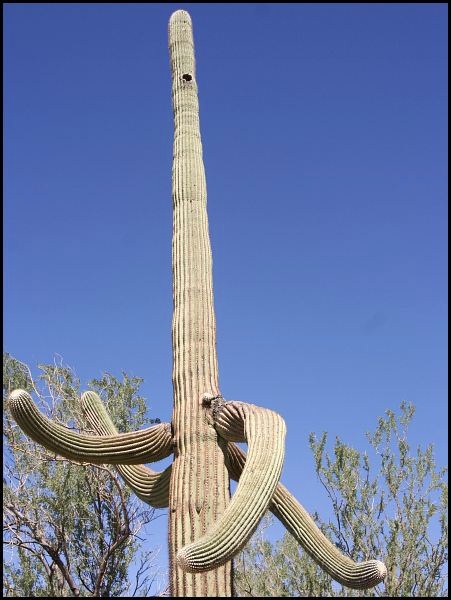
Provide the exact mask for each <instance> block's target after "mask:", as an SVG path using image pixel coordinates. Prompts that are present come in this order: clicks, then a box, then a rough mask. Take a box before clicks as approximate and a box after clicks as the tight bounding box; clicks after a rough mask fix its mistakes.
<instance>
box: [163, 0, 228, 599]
mask: <svg viewBox="0 0 451 600" xmlns="http://www.w3.org/2000/svg"><path fill="white" fill-rule="evenodd" d="M169 49H170V57H171V70H172V103H173V110H174V153H173V170H172V201H173V211H174V217H173V218H174V222H173V242H172V272H173V302H174V316H173V323H172V348H173V376H172V380H173V386H174V410H173V418H172V424H173V442H174V462H173V467H172V476H171V483H170V488H169V509H170V511H169V540H170V543H169V548H170V578H171V586H172V595H173V596H176V597H180V596H182V597H183V596H192V597H197V596H230V595H231V580H232V575H231V572H232V570H231V562H230V561H229V562H227V563H226V564H225V565H223V566H220V567H218V568H216V569H214V570H212V571H208V572H207V573H187V572H185V571H183V570H182V569H181V568H180V567H179V566H178V565H177V564H176V560H175V558H176V554H177V552H178V551H179V550H180V549H181V548H182V547H183V546H185V545H187V544H189V543H190V542H193V541H194V540H196V539H198V538H199V537H200V536H202V535H204V534H205V533H206V532H207V530H208V529H209V527H210V526H211V525H212V524H213V523H214V522H216V521H217V520H218V517H219V515H221V514H222V513H223V512H224V510H225V508H226V506H227V504H228V502H229V497H230V492H229V476H228V472H227V469H226V466H225V464H224V454H223V452H222V451H221V448H220V446H219V445H218V442H219V443H220V440H219V439H218V436H217V433H216V431H215V428H214V426H213V423H212V422H211V420H210V422H209V421H208V420H207V413H206V411H205V410H204V409H203V407H202V404H201V401H202V397H203V395H204V394H210V395H212V396H217V395H219V384H218V364H217V357H216V325H215V314H214V307H213V287H212V257H211V249H210V240H209V234H208V218H207V191H206V183H205V170H204V165H203V160H202V143H201V137H200V128H199V104H198V97H197V82H196V72H195V61H194V46H193V35H192V26H191V19H190V16H189V14H188V13H187V12H185V11H183V10H179V11H177V12H175V13H174V14H173V15H172V17H171V19H170V22H169ZM222 445H223V446H224V442H223V444H222Z"/></svg>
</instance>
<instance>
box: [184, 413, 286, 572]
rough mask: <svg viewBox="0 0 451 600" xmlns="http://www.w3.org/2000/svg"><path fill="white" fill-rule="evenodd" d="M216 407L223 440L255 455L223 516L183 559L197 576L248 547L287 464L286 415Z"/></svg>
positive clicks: (246, 466) (217, 423)
mask: <svg viewBox="0 0 451 600" xmlns="http://www.w3.org/2000/svg"><path fill="white" fill-rule="evenodd" d="M212 408H213V411H212V415H213V419H214V423H215V427H216V430H217V432H218V433H219V435H220V436H221V437H223V438H225V439H228V438H229V437H230V438H232V439H234V440H240V441H247V443H248V448H249V453H248V458H247V461H246V465H245V467H244V469H243V472H242V476H241V478H240V481H239V483H238V487H237V489H236V491H235V494H234V495H233V497H232V500H231V502H230V504H229V505H228V507H227V508H226V510H225V511H224V513H223V514H222V516H221V517H220V518H219V519H218V521H217V522H216V523H215V524H214V525H213V526H212V527H211V529H209V530H208V531H207V533H206V534H205V535H204V536H202V537H201V538H199V539H198V540H196V541H195V542H193V543H192V544H189V545H187V546H184V547H183V548H181V550H179V552H178V554H177V562H178V564H179V565H180V567H181V568H182V569H184V570H185V571H189V572H192V573H195V572H200V571H208V570H209V569H214V568H217V567H218V566H220V565H222V564H224V563H226V562H227V561H229V560H230V559H231V558H232V557H233V556H234V555H235V554H236V553H237V552H239V550H241V549H242V548H243V546H244V545H245V544H246V543H247V541H248V540H249V538H250V536H251V535H252V533H253V532H254V530H255V528H256V527H257V525H258V522H259V520H260V518H261V517H262V516H263V514H264V513H265V511H266V510H267V508H268V504H269V502H270V500H271V497H272V494H273V492H274V489H275V487H276V485H277V482H278V480H279V477H280V473H281V471H282V465H283V459H284V441H285V423H284V421H283V419H282V417H280V415H278V414H277V413H275V412H273V411H271V410H267V409H264V408H260V407H258V406H254V405H252V404H245V403H243V402H224V401H220V402H218V401H216V404H215V406H212Z"/></svg>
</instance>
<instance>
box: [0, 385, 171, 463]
mask: <svg viewBox="0 0 451 600" xmlns="http://www.w3.org/2000/svg"><path fill="white" fill-rule="evenodd" d="M8 405H9V408H10V410H11V414H12V416H13V417H14V419H15V420H16V421H17V423H18V424H19V425H20V427H21V428H22V429H23V431H24V432H25V433H26V434H27V435H29V436H30V437H31V438H32V439H33V440H34V441H35V442H38V443H39V444H42V445H43V446H45V447H46V448H47V449H48V450H51V451H52V452H55V453H57V454H59V455H61V456H64V457H65V458H69V459H71V460H76V461H80V462H90V463H93V464H104V463H107V464H112V465H117V464H126V465H136V464H141V463H145V462H154V461H157V460H161V459H162V458H165V457H166V456H168V455H169V454H171V452H172V436H171V426H170V424H169V423H162V424H161V425H156V426H155V427H149V428H148V429H143V430H141V431H136V432H132V433H119V434H117V435H110V436H106V437H99V436H96V435H82V434H80V433H75V432H73V431H70V430H69V429H68V428H66V427H62V426H61V425H57V424H56V423H53V422H52V421H51V420H50V419H48V418H47V417H45V416H44V415H42V414H41V413H40V412H39V410H38V409H37V408H36V406H35V404H34V402H33V400H32V399H31V396H30V394H29V393H28V392H26V391H24V390H14V391H13V392H11V394H10V395H9V398H8Z"/></svg>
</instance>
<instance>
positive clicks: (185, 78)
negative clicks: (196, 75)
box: [182, 73, 193, 81]
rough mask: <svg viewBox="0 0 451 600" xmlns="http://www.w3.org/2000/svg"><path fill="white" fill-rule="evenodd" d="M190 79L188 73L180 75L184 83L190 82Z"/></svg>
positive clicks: (190, 76)
mask: <svg viewBox="0 0 451 600" xmlns="http://www.w3.org/2000/svg"><path fill="white" fill-rule="evenodd" d="M192 78H193V77H192V75H190V74H189V73H185V74H184V75H182V79H183V80H184V81H191V79H192Z"/></svg>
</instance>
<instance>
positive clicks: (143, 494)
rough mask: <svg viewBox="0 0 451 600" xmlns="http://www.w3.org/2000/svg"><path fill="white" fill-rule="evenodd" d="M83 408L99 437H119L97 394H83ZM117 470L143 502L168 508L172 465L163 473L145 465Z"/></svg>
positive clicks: (123, 467)
mask: <svg viewBox="0 0 451 600" xmlns="http://www.w3.org/2000/svg"><path fill="white" fill-rule="evenodd" d="M81 407H82V410H83V413H84V414H85V416H86V418H87V419H88V421H89V423H90V424H91V425H92V427H94V429H95V430H96V432H97V433H98V435H103V436H105V435H117V433H118V431H117V429H116V427H115V425H114V423H113V421H112V420H111V417H110V415H109V414H108V412H107V410H106V408H105V406H104V404H103V402H102V400H101V399H100V398H99V396H98V395H97V394H96V393H95V392H85V393H84V394H82V397H81ZM116 468H117V470H118V472H119V473H120V475H121V476H122V479H123V480H124V481H125V483H126V484H127V485H128V486H129V487H130V488H131V489H132V490H133V492H134V493H135V494H136V495H137V496H138V498H140V499H141V500H143V502H146V503H147V504H150V505H151V506H153V507H154V508H167V507H168V505H169V482H170V479H171V470H172V465H170V466H169V467H168V468H167V469H165V470H164V471H161V472H157V471H153V470H152V469H149V468H147V467H145V466H144V465H117V466H116Z"/></svg>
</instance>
